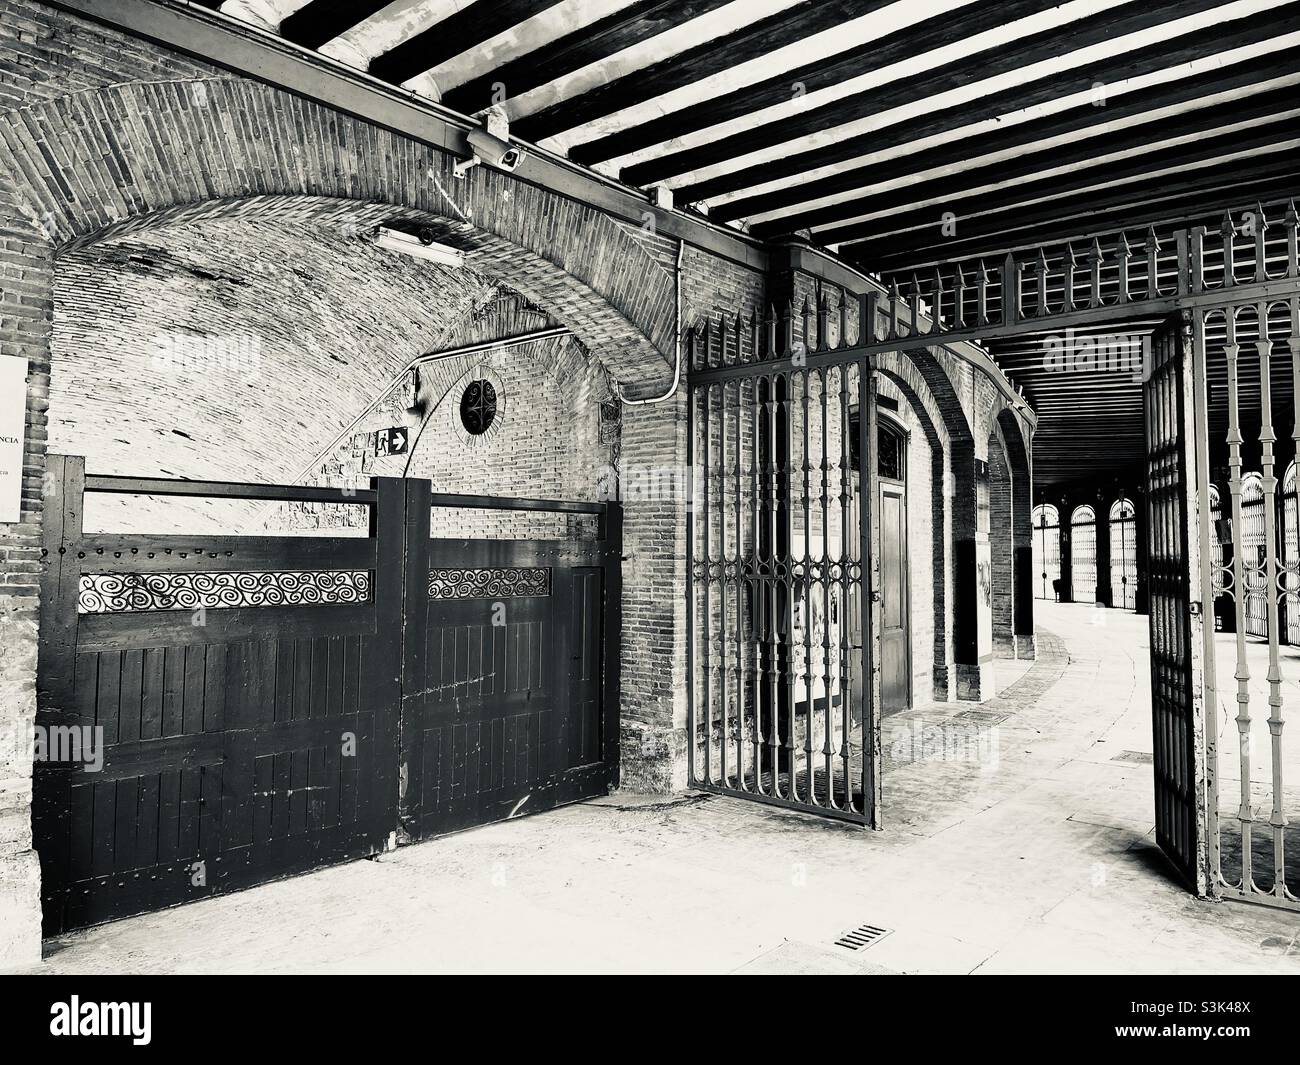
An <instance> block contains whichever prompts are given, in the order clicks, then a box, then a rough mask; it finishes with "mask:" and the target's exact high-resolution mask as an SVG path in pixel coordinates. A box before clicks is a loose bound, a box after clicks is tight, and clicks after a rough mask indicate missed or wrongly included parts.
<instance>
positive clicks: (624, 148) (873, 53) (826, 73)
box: [569, 0, 1060, 166]
mask: <svg viewBox="0 0 1300 1065" xmlns="http://www.w3.org/2000/svg"><path fill="white" fill-rule="evenodd" d="M1059 2H1060V0H1014V2H1011V3H1002V4H972V5H970V6H969V7H964V8H960V9H958V10H957V11H954V12H944V13H943V14H940V15H935V16H933V17H931V18H928V19H926V20H925V21H923V22H919V23H917V24H915V25H913V26H908V27H905V28H904V29H900V30H896V31H894V32H893V33H890V34H887V35H886V36H884V37H881V38H879V39H878V40H874V41H869V42H868V43H866V44H861V45H858V46H857V47H855V48H850V49H848V50H847V51H843V52H838V53H836V54H835V55H832V56H829V57H826V58H819V59H817V60H816V61H814V62H811V63H805V64H804V65H803V66H800V67H795V68H794V69H792V70H788V71H782V72H781V73H779V74H776V75H773V76H772V77H770V78H766V79H765V80H763V81H760V82H757V83H755V84H753V85H746V86H743V87H742V88H739V89H735V90H733V91H732V92H728V93H723V94H722V95H720V96H715V97H712V98H711V99H709V100H707V101H704V102H702V103H699V104H695V105H692V106H691V107H683V108H681V109H679V110H676V111H673V112H671V113H669V114H667V115H663V116H661V117H659V118H655V119H651V120H650V121H648V122H642V123H640V124H639V125H635V126H630V127H629V128H627V129H621V130H619V131H617V132H616V133H610V134H608V135H606V136H604V137H598V138H596V139H594V140H590V141H587V142H585V143H582V144H576V145H574V147H573V148H572V149H570V151H569V158H570V159H573V160H574V161H575V162H579V163H584V164H586V165H588V166H591V165H594V164H595V163H601V162H605V161H606V160H609V159H615V158H617V157H619V156H621V155H630V154H631V153H633V152H638V151H641V150H642V149H643V148H651V147H653V146H654V145H656V144H662V143H664V142H666V141H670V140H673V139H675V138H677V137H682V136H685V135H686V134H688V133H695V132H697V131H699V130H702V129H708V128H709V127H710V126H717V125H721V124H722V123H723V122H729V121H731V120H732V119H737V118H743V117H745V116H746V115H751V114H754V113H755V112H757V111H761V110H763V109H764V108H766V107H774V106H776V105H778V104H783V103H788V102H789V100H790V98H791V86H793V85H799V86H801V87H802V91H803V92H804V93H805V94H807V93H811V92H816V91H818V90H819V89H825V88H828V87H831V86H834V85H838V84H839V83H840V82H842V81H847V80H848V79H849V78H856V77H861V76H862V75H863V74H868V73H870V72H871V71H873V70H880V69H882V68H884V67H887V66H889V65H890V64H891V63H897V62H899V61H901V60H905V59H909V58H914V57H915V56H918V55H921V54H922V53H924V52H929V51H933V50H934V49H937V48H943V47H945V46H947V45H950V44H953V43H955V42H957V41H962V40H966V39H968V38H970V37H973V36H974V35H975V34H977V33H982V32H984V31H985V30H989V29H993V28H994V27H996V26H1002V25H1005V24H1006V23H1008V22H1014V21H1016V20H1017V19H1021V18H1025V17H1026V16H1028V15H1032V14H1035V13H1037V12H1039V11H1044V10H1046V9H1047V8H1050V7H1054V6H1056V5H1057V4H1059Z"/></svg>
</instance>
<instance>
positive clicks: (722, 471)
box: [709, 329, 731, 785]
mask: <svg viewBox="0 0 1300 1065" xmlns="http://www.w3.org/2000/svg"><path fill="white" fill-rule="evenodd" d="M718 335H719V338H720V339H721V341H722V344H723V346H724V347H725V346H726V338H727V334H726V333H725V332H723V331H722V330H721V329H719V331H718ZM721 361H724V362H725V361H726V360H725V358H724V359H722V360H721ZM718 393H719V395H718V399H719V407H718V430H719V432H718V606H719V611H718V621H719V625H718V698H719V701H720V703H721V709H722V725H721V731H720V733H719V735H718V783H719V784H723V785H725V784H726V783H727V726H728V724H729V723H730V715H729V703H728V698H729V692H728V688H729V685H728V684H727V674H728V673H729V672H730V671H731V655H730V654H728V653H727V606H728V603H729V601H730V597H731V591H730V582H729V581H728V579H727V382H726V381H722V382H720V383H719V385H718ZM709 746H710V748H712V746H713V722H712V721H710V722H709Z"/></svg>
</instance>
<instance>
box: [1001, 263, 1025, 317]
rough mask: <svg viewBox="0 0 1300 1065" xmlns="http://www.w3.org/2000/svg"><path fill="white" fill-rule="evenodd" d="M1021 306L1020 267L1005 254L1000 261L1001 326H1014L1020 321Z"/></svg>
mask: <svg viewBox="0 0 1300 1065" xmlns="http://www.w3.org/2000/svg"><path fill="white" fill-rule="evenodd" d="M1022 309H1023V304H1022V302H1021V299H1020V265H1019V264H1018V263H1017V262H1016V257H1015V256H1014V255H1012V254H1011V252H1007V257H1006V258H1005V259H1003V260H1002V324H1003V325H1015V324H1016V323H1017V322H1018V321H1020V312H1021V310H1022Z"/></svg>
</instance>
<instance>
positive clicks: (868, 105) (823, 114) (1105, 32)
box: [620, 0, 1218, 202]
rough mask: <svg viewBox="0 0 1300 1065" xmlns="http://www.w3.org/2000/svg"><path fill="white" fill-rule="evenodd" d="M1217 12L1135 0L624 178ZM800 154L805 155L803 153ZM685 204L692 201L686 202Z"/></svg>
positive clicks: (680, 167)
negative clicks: (1184, 19) (1160, 26)
mask: <svg viewBox="0 0 1300 1065" xmlns="http://www.w3.org/2000/svg"><path fill="white" fill-rule="evenodd" d="M1216 6H1218V2H1217V0H1174V2H1172V3H1164V4H1151V3H1147V2H1146V0H1136V2H1134V3H1129V4H1124V5H1123V6H1121V7H1117V8H1112V9H1110V10H1109V11H1103V12H1100V13H1098V14H1096V15H1090V16H1088V17H1087V18H1082V19H1079V20H1077V21H1075V22H1070V23H1067V24H1065V25H1062V26H1056V27H1053V28H1052V29H1050V30H1044V31H1042V32H1039V33H1035V34H1033V35H1032V36H1029V37H1021V38H1018V39H1016V40H1013V41H1010V42H1008V43H1007V44H1004V45H1000V46H998V47H996V48H986V49H984V50H983V51H978V52H974V53H972V54H970V55H968V56H967V57H966V58H964V59H961V60H958V61H957V62H953V63H943V64H941V65H940V66H937V67H932V68H931V69H929V70H923V71H920V72H918V73H916V74H911V75H909V76H907V77H904V78H898V79H896V80H894V81H890V82H886V83H885V84H884V85H879V86H876V87H874V88H871V89H867V90H865V91H863V92H855V93H851V94H850V95H848V96H842V97H840V98H839V99H837V100H832V101H831V102H829V103H825V104H822V105H821V106H820V107H814V108H811V109H809V110H805V111H800V112H798V113H797V114H793V115H790V116H789V117H787V118H781V119H777V120H775V121H771V122H761V123H759V124H757V125H754V126H752V127H751V128H749V129H746V130H743V131H742V132H740V133H734V134H732V135H731V136H729V137H721V138H719V139H718V140H714V141H709V142H708V143H707V144H701V145H697V146H695V147H692V148H683V149H681V150H680V151H676V152H670V153H668V154H667V155H661V156H658V157H657V158H655V159H650V160H647V161H646V162H644V163H639V164H637V165H636V166H630V167H627V168H626V169H625V170H624V171H623V172H622V174H621V175H620V176H621V177H622V179H623V180H624V181H626V182H627V183H628V184H630V185H651V184H654V183H655V182H658V181H663V180H665V179H666V178H672V177H677V176H678V175H680V174H689V173H691V172H693V171H697V170H701V169H703V168H704V167H708V166H713V165H714V164H717V163H725V162H727V161H728V160H730V159H738V158H740V157H742V156H745V155H748V154H750V153H751V152H757V151H762V150H763V149H765V148H775V147H777V146H778V145H781V144H787V143H789V144H792V145H797V143H798V141H799V140H801V139H803V138H806V137H808V136H809V135H811V134H813V133H820V132H823V131H825V130H830V129H834V128H835V127H836V126H841V125H843V124H845V123H846V122H853V121H856V120H857V119H862V118H869V117H870V116H872V115H875V114H879V113H880V112H882V111H888V110H891V109H892V108H895V107H903V106H905V105H908V104H915V103H919V102H921V101H923V100H926V99H929V98H930V97H933V96H936V95H938V94H939V93H943V92H947V91H949V90H950V89H958V88H962V87H964V86H966V85H969V84H971V83H973V82H980V81H983V80H985V79H987V78H992V77H995V76H997V75H1000V74H1006V73H1010V72H1012V71H1015V70H1019V69H1021V68H1023V67H1027V66H1031V65H1033V64H1035V63H1040V62H1043V61H1044V60H1049V59H1055V58H1057V57H1059V56H1061V55H1063V54H1065V53H1068V52H1072V51H1075V50H1077V49H1081V48H1086V47H1089V46H1091V45H1096V44H1102V43H1104V42H1107V41H1112V40H1115V39H1117V38H1120V37H1123V36H1124V35H1126V34H1129V33H1134V32H1137V31H1140V30H1145V29H1151V28H1152V27H1154V26H1159V25H1161V24H1163V23H1165V22H1168V21H1169V20H1171V19H1174V18H1178V17H1180V16H1183V15H1189V14H1196V13H1199V12H1202V11H1206V10H1208V9H1210V8H1213V7H1216ZM1094 83H1095V79H1091V78H1090V79H1089V81H1088V84H1089V85H1092V84H1094ZM794 154H795V155H798V154H799V153H798V152H797V150H796V151H795V152H794ZM697 198H698V197H697ZM686 202H693V200H692V199H691V198H690V197H687V198H686Z"/></svg>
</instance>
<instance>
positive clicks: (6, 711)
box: [0, 201, 54, 969]
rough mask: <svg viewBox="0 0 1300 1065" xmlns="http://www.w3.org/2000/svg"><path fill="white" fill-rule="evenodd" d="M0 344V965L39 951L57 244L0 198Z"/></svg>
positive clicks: (28, 959) (25, 961) (27, 960)
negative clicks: (3, 386) (19, 431)
mask: <svg viewBox="0 0 1300 1065" xmlns="http://www.w3.org/2000/svg"><path fill="white" fill-rule="evenodd" d="M0 219H3V220H4V223H5V227H6V235H5V236H3V237H0V266H2V267H3V276H4V281H3V285H0V354H3V355H10V356H17V357H19V358H25V359H27V362H28V366H27V418H26V426H25V444H26V447H25V451H24V460H23V487H22V511H21V514H20V518H21V520H20V521H19V522H18V523H17V524H5V525H0V969H5V968H10V967H17V966H24V965H35V964H37V963H39V961H40V959H41V906H40V864H39V862H38V861H37V858H36V852H35V851H34V850H33V849H32V834H31V829H32V814H31V802H32V747H31V738H32V735H33V733H32V729H33V727H34V725H35V720H36V649H37V627H38V621H39V617H40V589H39V581H40V577H39V571H40V548H41V526H40V521H41V513H42V507H43V499H42V484H43V480H44V473H45V448H46V431H45V426H46V411H47V408H48V406H49V387H50V353H49V352H50V348H49V337H50V319H51V308H52V299H51V292H52V291H53V278H54V263H53V253H52V249H51V246H50V244H49V242H48V241H46V240H45V239H44V238H43V237H41V236H39V235H37V234H35V233H28V235H26V236H24V235H23V234H24V232H26V231H28V230H30V227H31V223H30V222H29V221H28V220H27V219H26V217H25V216H24V215H23V214H22V213H21V212H20V211H18V210H16V209H15V208H14V206H13V205H11V204H7V203H4V202H3V201H0Z"/></svg>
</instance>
